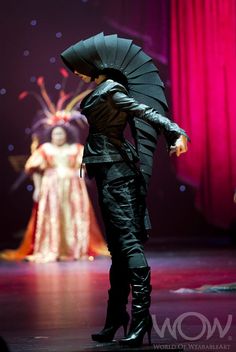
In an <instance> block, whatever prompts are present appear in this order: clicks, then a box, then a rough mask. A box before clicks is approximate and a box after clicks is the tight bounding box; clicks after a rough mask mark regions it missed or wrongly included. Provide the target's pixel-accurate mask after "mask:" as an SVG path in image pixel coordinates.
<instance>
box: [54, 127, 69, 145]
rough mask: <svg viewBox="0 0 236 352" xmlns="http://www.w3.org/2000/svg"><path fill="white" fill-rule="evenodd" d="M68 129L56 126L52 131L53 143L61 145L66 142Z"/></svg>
mask: <svg viewBox="0 0 236 352" xmlns="http://www.w3.org/2000/svg"><path fill="white" fill-rule="evenodd" d="M66 139H67V136H66V131H65V130H64V128H62V127H55V128H54V129H53V131H52V135H51V142H52V144H54V145H56V146H58V147H60V146H62V145H63V144H65V143H66Z"/></svg>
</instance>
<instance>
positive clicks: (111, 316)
mask: <svg viewBox="0 0 236 352" xmlns="http://www.w3.org/2000/svg"><path fill="white" fill-rule="evenodd" d="M110 285H111V286H110V289H109V290H108V302H107V315H106V322H105V326H104V328H103V329H102V331H100V332H99V333H97V334H92V339H93V340H94V341H98V342H109V341H112V340H113V338H114V335H115V333H116V331H117V330H118V329H119V328H120V327H121V326H123V328H124V333H125V335H126V334H127V326H128V322H129V314H128V312H127V311H126V305H127V303H128V296H129V292H130V285H129V282H128V277H127V270H122V269H121V267H116V266H115V265H114V264H112V265H111V268H110Z"/></svg>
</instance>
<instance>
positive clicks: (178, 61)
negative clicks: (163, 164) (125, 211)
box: [170, 0, 236, 227]
mask: <svg viewBox="0 0 236 352" xmlns="http://www.w3.org/2000/svg"><path fill="white" fill-rule="evenodd" d="M170 54H171V74H172V92H173V116H174V118H175V120H176V122H177V123H179V124H180V125H181V126H182V127H183V128H185V129H186V130H187V131H188V133H189V135H190V137H191V139H192V143H191V144H190V148H189V153H187V154H185V155H184V156H182V157H181V158H180V159H179V160H177V172H178V175H179V177H180V178H182V179H183V180H185V181H186V182H188V183H190V184H192V185H193V186H195V187H196V204H197V206H198V207H199V208H200V209H201V210H202V211H203V213H204V214H205V216H206V218H207V219H208V221H209V222H211V223H213V224H216V225H218V226H222V227H228V226H229V225H230V223H231V221H232V220H233V219H235V218H236V205H235V204H234V203H233V192H234V189H235V188H236V140H235V139H236V0H171V52H170Z"/></svg>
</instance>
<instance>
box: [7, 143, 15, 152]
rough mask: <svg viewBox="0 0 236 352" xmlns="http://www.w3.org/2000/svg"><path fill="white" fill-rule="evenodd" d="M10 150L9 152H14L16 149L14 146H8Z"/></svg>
mask: <svg viewBox="0 0 236 352" xmlns="http://www.w3.org/2000/svg"><path fill="white" fill-rule="evenodd" d="M7 148H8V150H9V152H12V151H13V150H14V149H15V147H14V145H13V144H8V147H7Z"/></svg>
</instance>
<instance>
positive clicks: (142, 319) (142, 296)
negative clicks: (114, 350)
mask: <svg viewBox="0 0 236 352" xmlns="http://www.w3.org/2000/svg"><path fill="white" fill-rule="evenodd" d="M129 273H130V283H131V287H132V321H131V325H130V329H129V333H128V335H127V336H126V337H124V338H123V339H121V340H120V341H119V342H120V344H122V345H126V346H130V347H137V346H140V345H142V343H143V338H144V335H145V334H146V333H148V338H149V344H151V330H152V325H153V324H152V318H151V315H150V313H149V307H150V304H151V296H150V293H151V289H152V287H151V285H150V267H148V266H147V267H140V268H132V269H129Z"/></svg>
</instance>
